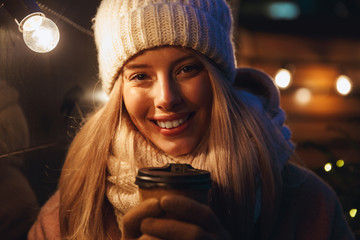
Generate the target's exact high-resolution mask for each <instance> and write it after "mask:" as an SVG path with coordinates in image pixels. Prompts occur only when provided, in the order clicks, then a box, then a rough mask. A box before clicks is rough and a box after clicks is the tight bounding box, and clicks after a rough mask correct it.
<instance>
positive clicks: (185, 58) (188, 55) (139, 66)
mask: <svg viewBox="0 0 360 240" xmlns="http://www.w3.org/2000/svg"><path fill="white" fill-rule="evenodd" d="M190 58H196V57H195V56H194V55H192V54H187V55H185V56H183V57H181V58H178V59H176V60H175V61H174V62H172V64H171V65H176V64H178V63H181V62H183V61H186V60H187V59H190ZM138 68H151V65H149V64H136V63H134V64H127V65H126V66H124V68H123V70H133V69H138Z"/></svg>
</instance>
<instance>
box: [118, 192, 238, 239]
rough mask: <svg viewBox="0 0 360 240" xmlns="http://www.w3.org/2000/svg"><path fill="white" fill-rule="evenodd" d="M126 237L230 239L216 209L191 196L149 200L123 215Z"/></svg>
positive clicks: (124, 235) (124, 237) (168, 196)
mask: <svg viewBox="0 0 360 240" xmlns="http://www.w3.org/2000/svg"><path fill="white" fill-rule="evenodd" d="M123 226H124V228H123V233H124V234H123V238H122V239H123V240H130V239H139V240H145V239H151V240H158V239H163V240H184V239H187V240H198V239H204V240H230V239H231V238H230V236H229V234H228V233H227V232H226V231H225V229H224V228H223V227H222V226H221V224H220V222H219V221H218V219H217V218H216V216H215V214H214V213H213V211H212V210H211V209H210V208H209V207H208V206H206V205H204V204H201V203H199V202H196V201H195V200H192V199H190V198H186V197H183V196H178V195H167V196H164V197H162V198H161V199H160V201H159V200H156V199H148V200H146V201H144V202H142V203H141V204H139V205H138V206H137V207H134V208H133V209H132V210H130V211H129V212H128V213H127V214H126V215H125V217H124V225H123Z"/></svg>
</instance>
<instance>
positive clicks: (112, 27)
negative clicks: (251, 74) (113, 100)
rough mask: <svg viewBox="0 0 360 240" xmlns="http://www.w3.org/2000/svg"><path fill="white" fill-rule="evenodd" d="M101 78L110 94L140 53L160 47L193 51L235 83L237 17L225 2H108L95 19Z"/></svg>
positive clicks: (105, 0)
mask: <svg viewBox="0 0 360 240" xmlns="http://www.w3.org/2000/svg"><path fill="white" fill-rule="evenodd" d="M94 20H95V21H94V26H93V27H94V33H95V43H96V46H97V50H98V62H99V74H100V78H101V80H102V84H103V89H104V90H105V92H106V93H107V94H109V93H110V92H111V90H112V88H113V86H114V83H115V81H116V80H117V79H116V78H117V77H118V73H119V71H120V70H121V69H122V67H123V65H124V64H125V63H126V62H127V61H128V60H129V59H130V58H131V57H133V56H134V55H136V54H138V53H140V52H141V51H143V50H146V49H151V48H154V47H159V46H180V47H185V48H190V49H193V50H195V51H197V52H199V53H201V54H203V55H205V56H207V57H208V58H209V59H210V60H212V61H213V62H214V63H215V64H216V65H217V66H218V68H219V69H220V70H221V71H222V72H223V73H224V74H225V76H226V77H227V79H229V81H230V82H231V83H232V81H233V79H234V76H235V65H236V63H235V56H234V48H233V43H232V39H231V38H232V17H231V13H230V9H229V6H228V5H227V3H226V2H225V0H102V2H101V4H100V6H99V8H98V11H97V14H96V16H95V19H94Z"/></svg>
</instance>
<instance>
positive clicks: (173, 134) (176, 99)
mask: <svg viewBox="0 0 360 240" xmlns="http://www.w3.org/2000/svg"><path fill="white" fill-rule="evenodd" d="M122 75H123V86H124V87H123V91H124V92H123V99H124V103H125V107H126V109H127V112H128V113H129V115H130V118H131V120H132V121H133V123H134V125H135V126H136V127H137V129H138V130H139V131H140V132H141V133H142V134H143V135H144V136H145V137H146V138H147V139H149V140H150V141H151V142H152V143H153V144H155V145H156V146H157V147H158V148H160V149H161V150H163V151H164V152H166V153H168V154H170V155H174V156H178V155H183V154H187V153H190V152H191V151H193V150H194V149H195V147H196V146H197V145H198V144H199V142H200V141H201V139H202V137H203V136H204V134H205V132H206V131H207V129H208V127H209V123H210V115H211V105H212V90H211V83H210V78H209V75H208V72H207V70H206V69H205V67H204V66H203V65H202V63H201V62H200V61H199V60H198V58H197V57H195V55H194V54H193V53H192V52H191V51H190V50H186V49H182V48H175V47H164V48H158V49H154V50H147V51H145V52H144V53H142V54H141V55H138V56H136V57H135V58H133V59H131V60H130V61H129V62H127V63H126V64H125V65H124V68H123V72H122Z"/></svg>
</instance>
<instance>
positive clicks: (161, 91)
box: [155, 75, 182, 110]
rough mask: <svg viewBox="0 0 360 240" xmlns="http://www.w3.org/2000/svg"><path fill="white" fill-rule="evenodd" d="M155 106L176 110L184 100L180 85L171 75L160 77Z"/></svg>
mask: <svg viewBox="0 0 360 240" xmlns="http://www.w3.org/2000/svg"><path fill="white" fill-rule="evenodd" d="M155 99H156V100H155V106H156V107H157V108H159V109H162V110H174V108H175V107H176V106H178V105H179V104H180V103H181V102H182V97H181V93H180V89H179V86H178V85H177V83H176V82H175V81H174V80H173V77H172V76H171V75H162V76H159V77H158V84H157V91H156V97H155Z"/></svg>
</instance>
